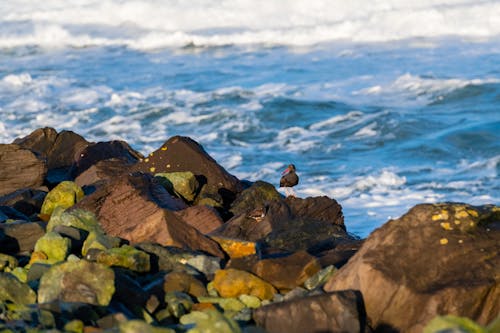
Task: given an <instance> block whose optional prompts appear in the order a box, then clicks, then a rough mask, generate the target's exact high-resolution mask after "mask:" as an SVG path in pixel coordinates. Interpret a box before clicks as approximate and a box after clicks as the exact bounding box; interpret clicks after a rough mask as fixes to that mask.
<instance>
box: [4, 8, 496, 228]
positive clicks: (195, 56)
mask: <svg viewBox="0 0 500 333" xmlns="http://www.w3.org/2000/svg"><path fill="white" fill-rule="evenodd" d="M11 3H17V5H20V4H21V3H23V4H24V6H17V7H14V6H13V5H11ZM252 3H253V2H252ZM290 3H291V4H292V6H290V7H283V6H282V5H281V2H280V1H268V2H266V4H267V5H265V6H264V5H262V6H260V7H259V6H257V7H258V8H257V9H255V8H254V7H255V6H254V5H251V2H249V1H248V2H247V1H238V2H224V1H223V2H221V3H220V4H217V5H212V4H210V2H208V1H195V2H194V3H190V5H189V6H187V5H181V4H179V3H177V2H170V1H166V2H156V1H152V0H150V1H144V2H141V3H136V2H127V1H125V2H123V1H100V2H93V1H74V3H73V4H72V6H70V5H69V4H68V5H60V2H59V4H58V2H57V1H48V2H47V3H44V4H43V5H42V4H40V6H38V7H37V6H35V5H33V4H32V3H31V2H27V3H24V2H23V1H13V2H9V4H5V3H4V4H1V5H0V12H1V11H2V10H4V11H5V12H8V13H9V14H8V15H6V16H3V17H2V18H0V28H1V30H0V142H11V141H12V140H13V139H15V138H16V137H19V136H24V135H27V134H29V133H30V132H31V131H33V130H34V129H36V128H38V127H43V126H52V127H54V128H56V129H58V130H63V129H69V130H73V131H75V132H77V133H79V134H81V135H83V136H84V137H85V138H86V139H88V140H93V141H107V140H111V139H123V140H126V141H127V142H129V143H130V144H131V145H132V146H133V147H134V148H136V149H138V150H139V151H141V152H142V153H144V154H146V153H149V152H150V151H152V150H154V149H156V148H157V147H159V145H161V143H163V141H165V140H166V139H167V138H168V137H170V136H172V135H177V134H180V135H186V136H190V137H192V138H194V139H195V140H197V141H199V142H200V143H201V144H202V145H203V146H204V147H205V149H206V150H207V151H208V152H209V153H210V154H211V155H212V156H214V157H215V158H216V160H217V161H218V162H219V163H220V164H222V165H223V166H224V167H226V169H228V170H229V171H230V172H231V173H233V174H235V175H236V176H238V177H239V178H245V179H249V180H258V179H263V180H266V181H269V182H271V183H273V184H276V185H277V183H278V181H279V177H280V172H281V170H282V168H283V167H284V166H285V165H286V164H288V163H290V162H293V163H294V164H295V165H296V166H297V169H298V173H299V175H300V177H301V182H300V184H299V185H298V186H297V188H296V192H297V194H298V195H299V196H302V197H305V196H311V195H328V196H331V197H334V198H336V199H337V200H338V201H339V202H340V203H341V204H342V206H343V207H344V214H345V217H346V224H347V227H348V230H350V231H352V232H354V233H356V234H358V235H360V236H366V235H367V234H368V233H369V232H371V231H372V230H373V229H374V228H376V227H377V226H379V225H381V224H382V223H383V222H385V221H386V220H387V219H388V218H389V217H396V216H399V215H401V214H402V213H404V212H405V211H406V210H407V209H408V208H409V207H411V206H413V205H414V204H417V203H421V202H437V201H465V202H468V203H472V204H486V203H496V204H498V203H499V202H500V200H499V199H500V181H499V180H498V174H499V170H500V134H499V132H500V65H499V64H500V62H499V59H500V39H499V34H500V20H499V19H498V17H500V4H498V3H497V2H495V1H482V2H479V3H477V4H476V2H472V1H470V2H468V1H452V0H450V1H442V2H441V3H439V4H436V2H435V1H434V2H431V1H429V2H425V1H424V2H419V4H418V5H411V4H410V3H408V4H407V3H406V2H405V1H389V0H386V1H380V2H374V3H373V4H370V5H369V6H368V7H362V9H359V6H358V7H356V8H355V6H354V4H356V2H353V4H352V6H351V5H346V4H344V2H343V1H338V2H337V1H333V2H330V1H329V2H324V3H323V2H321V1H307V2H306V1H292V2H290ZM273 6H274V7H273ZM331 6H334V8H336V9H337V10H336V11H334V10H333V9H326V10H323V11H317V10H316V9H317V8H331ZM335 6H337V7H335ZM250 8H254V9H253V10H251V9H250ZM78 10H79V11H78ZM279 11H281V13H283V15H284V17H282V16H281V15H276V13H279ZM79 13H80V14H79ZM82 13H83V14H85V15H83V14H82ZM130 13H135V15H132V14H130ZM495 13H496V14H498V15H496V14H495ZM160 14H162V15H163V16H164V17H171V18H172V20H166V19H163V20H160V16H159V15H160ZM485 15H486V16H485ZM0 16H1V15H0ZM214 17H216V18H218V19H217V20H214V19H213V18H214ZM274 17H277V18H278V17H279V19H275V20H272V19H271V18H274ZM485 17H487V18H488V17H489V20H485ZM174 18H175V19H174ZM193 18H198V21H193V20H192V19H193ZM367 18H369V20H366V19H367ZM403 19H405V20H403ZM456 20H462V21H459V22H462V24H457V23H456ZM195 22H197V23H195ZM366 22H368V23H366ZM421 22H428V25H430V26H432V27H433V29H430V28H429V26H428V25H426V24H422V23H421ZM466 23H467V24H466ZM469 23H470V24H469ZM333 32H335V33H333Z"/></svg>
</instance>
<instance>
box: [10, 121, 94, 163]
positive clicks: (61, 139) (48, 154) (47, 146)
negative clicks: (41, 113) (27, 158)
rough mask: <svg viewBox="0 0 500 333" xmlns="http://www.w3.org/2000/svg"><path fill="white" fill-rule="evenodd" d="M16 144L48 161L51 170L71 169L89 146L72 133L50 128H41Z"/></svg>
mask: <svg viewBox="0 0 500 333" xmlns="http://www.w3.org/2000/svg"><path fill="white" fill-rule="evenodd" d="M14 143H16V144H18V145H20V146H21V147H23V148H26V149H29V150H31V151H33V152H34V153H36V154H37V155H39V156H40V157H41V158H44V159H46V160H47V166H48V168H49V170H51V169H59V168H69V167H71V165H72V164H73V162H74V160H75V158H76V157H77V156H79V153H80V152H81V151H82V150H83V149H84V148H85V147H86V146H87V145H88V144H89V142H87V140H85V139H84V138H83V137H82V136H80V135H78V134H76V133H74V132H72V131H62V132H60V133H57V131H56V130H55V129H53V128H50V127H45V128H39V129H37V130H35V131H33V132H32V133H31V134H29V135H28V136H26V137H24V138H19V139H16V140H14Z"/></svg>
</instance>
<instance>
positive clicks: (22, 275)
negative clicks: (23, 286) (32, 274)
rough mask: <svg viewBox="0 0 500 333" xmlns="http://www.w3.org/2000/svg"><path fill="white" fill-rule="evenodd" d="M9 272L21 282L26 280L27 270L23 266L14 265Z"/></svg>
mask: <svg viewBox="0 0 500 333" xmlns="http://www.w3.org/2000/svg"><path fill="white" fill-rule="evenodd" d="M10 274H12V275H14V276H15V277H16V278H17V279H18V280H19V281H21V282H22V283H26V282H28V270H27V269H26V268H24V267H16V268H14V269H13V270H12V271H11V272H10Z"/></svg>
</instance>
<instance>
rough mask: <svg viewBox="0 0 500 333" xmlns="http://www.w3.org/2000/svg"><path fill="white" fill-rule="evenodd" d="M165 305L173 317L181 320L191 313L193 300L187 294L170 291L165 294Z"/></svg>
mask: <svg viewBox="0 0 500 333" xmlns="http://www.w3.org/2000/svg"><path fill="white" fill-rule="evenodd" d="M165 303H166V304H167V310H168V312H169V313H170V314H171V315H172V316H174V317H176V318H180V317H181V316H183V315H184V314H186V313H188V312H189V311H191V307H192V306H193V299H192V298H191V297H190V296H189V295H188V294H186V293H182V292H178V291H170V292H168V293H165Z"/></svg>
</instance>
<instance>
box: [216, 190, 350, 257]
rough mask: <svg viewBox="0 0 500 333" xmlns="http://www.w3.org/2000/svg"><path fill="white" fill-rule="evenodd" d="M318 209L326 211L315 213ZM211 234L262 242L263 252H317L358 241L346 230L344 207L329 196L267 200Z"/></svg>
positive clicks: (235, 217)
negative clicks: (346, 242) (347, 242)
mask: <svg viewBox="0 0 500 333" xmlns="http://www.w3.org/2000/svg"><path fill="white" fill-rule="evenodd" d="M315 209H319V210H321V209H324V210H325V211H324V212H315ZM245 210H247V209H245ZM211 234H212V235H214V236H223V237H229V238H237V239H242V240H248V241H254V242H255V241H259V242H261V243H262V244H263V247H262V249H263V251H264V252H263V253H267V252H276V251H279V252H296V251H299V250H311V252H312V253H316V252H322V251H326V250H329V249H332V248H334V247H335V246H336V245H338V244H339V243H341V242H344V241H350V240H354V239H355V237H353V236H351V235H349V234H348V233H347V232H346V230H345V226H344V223H343V215H342V207H341V206H340V205H339V204H338V203H337V202H336V201H335V200H334V199H330V198H327V197H315V198H307V199H299V198H292V197H289V198H287V199H286V200H270V201H266V203H265V204H264V205H263V206H259V207H256V208H255V209H254V210H251V211H247V212H246V213H242V214H240V215H237V216H234V217H233V218H231V219H230V220H229V221H227V222H226V223H225V224H224V225H223V226H221V227H220V228H218V229H217V230H215V231H214V232H212V233H211Z"/></svg>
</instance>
